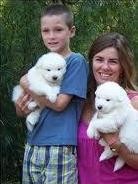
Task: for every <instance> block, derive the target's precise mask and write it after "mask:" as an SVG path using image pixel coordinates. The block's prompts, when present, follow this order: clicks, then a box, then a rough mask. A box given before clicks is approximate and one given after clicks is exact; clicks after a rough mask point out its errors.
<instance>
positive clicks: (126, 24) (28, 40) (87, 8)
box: [0, 0, 138, 184]
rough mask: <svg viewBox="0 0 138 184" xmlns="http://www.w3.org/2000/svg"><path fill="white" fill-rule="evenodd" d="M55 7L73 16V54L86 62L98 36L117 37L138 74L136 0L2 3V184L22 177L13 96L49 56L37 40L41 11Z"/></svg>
mask: <svg viewBox="0 0 138 184" xmlns="http://www.w3.org/2000/svg"><path fill="white" fill-rule="evenodd" d="M56 2H60V3H63V4H65V5H67V6H69V7H70V8H71V9H72V11H73V12H74V15H75V25H76V28H77V31H76V36H75V37H74V38H73V39H72V41H71V47H72V50H74V51H76V52H81V53H82V54H84V55H85V56H86V57H87V51H88V48H89V46H90V44H91V42H92V41H93V40H94V39H95V38H96V37H97V36H98V35H99V34H101V33H103V32H107V31H115V32H120V33H122V34H124V35H125V36H126V37H127V39H128V40H129V43H130V46H131V48H132V49H133V51H134V54H135V64H136V65H135V66H136V68H137V69H138V1H137V0H121V1H120V0H62V1H61V0H53V1H52V0H0V10H1V11H0V17H1V20H2V23H1V43H0V46H1V50H0V51H1V67H0V74H1V79H0V86H1V89H0V102H1V117H0V126H1V127H0V128H1V134H0V138H1V150H0V151H1V152H0V153H1V154H0V159H1V164H0V166H1V183H6V182H7V181H10V184H11V183H14V181H19V179H20V177H21V165H22V159H23V151H24V143H25V134H26V127H25V124H24V119H21V118H17V116H16V113H15V108H14V105H13V104H12V102H11V91H12V88H13V86H14V85H15V84H17V83H18V81H19V79H20V76H22V75H23V73H24V72H25V71H27V70H26V69H27V68H28V67H29V66H31V65H33V64H34V63H35V62H36V60H37V58H38V57H39V56H40V55H42V54H44V53H45V52H47V50H46V48H45V47H44V45H43V43H42V40H41V35H40V22H39V20H40V12H41V9H42V8H43V7H44V6H47V5H49V4H51V3H56ZM137 82H138V78H137ZM137 84H138V83H137Z"/></svg>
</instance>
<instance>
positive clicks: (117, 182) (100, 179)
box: [78, 94, 138, 184]
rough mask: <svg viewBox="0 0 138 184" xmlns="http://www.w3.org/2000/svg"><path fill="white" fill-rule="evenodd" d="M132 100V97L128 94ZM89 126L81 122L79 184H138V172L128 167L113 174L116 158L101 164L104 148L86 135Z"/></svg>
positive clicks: (79, 135) (79, 132)
mask: <svg viewBox="0 0 138 184" xmlns="http://www.w3.org/2000/svg"><path fill="white" fill-rule="evenodd" d="M128 96H129V97H130V98H131V97H132V95H131V94H128ZM86 130H87V125H86V123H85V122H83V121H80V122H79V128H78V169H79V184H138V170H135V169H133V168H131V167H129V166H128V165H125V166H124V167H123V168H122V169H120V170H118V171H116V172H113V166H114V162H115V158H111V159H109V160H106V161H102V162H99V156H100V154H101V152H102V147H101V146H100V145H99V144H98V142H97V141H96V140H95V139H89V138H88V137H87V134H86Z"/></svg>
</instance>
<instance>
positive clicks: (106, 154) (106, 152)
mask: <svg viewBox="0 0 138 184" xmlns="http://www.w3.org/2000/svg"><path fill="white" fill-rule="evenodd" d="M113 156H114V153H113V152H112V151H111V149H110V148H109V147H105V150H104V151H103V153H102V154H101V156H100V158H99V161H100V162H101V161H103V160H108V159H109V158H112V157H113Z"/></svg>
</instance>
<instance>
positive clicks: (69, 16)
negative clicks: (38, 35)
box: [41, 4, 74, 28]
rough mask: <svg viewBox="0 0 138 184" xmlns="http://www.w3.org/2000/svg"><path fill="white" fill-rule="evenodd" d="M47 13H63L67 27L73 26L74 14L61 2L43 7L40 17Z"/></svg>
mask: <svg viewBox="0 0 138 184" xmlns="http://www.w3.org/2000/svg"><path fill="white" fill-rule="evenodd" d="M47 15H48V16H49V15H57V16H58V15H64V17H65V22H66V24H67V26H68V27H69V28H71V27H72V26H73V22H74V16H73V13H72V12H71V10H70V9H69V8H68V7H67V6H65V5H63V4H52V5H50V6H47V7H46V8H44V9H43V11H42V13H41V17H44V16H47Z"/></svg>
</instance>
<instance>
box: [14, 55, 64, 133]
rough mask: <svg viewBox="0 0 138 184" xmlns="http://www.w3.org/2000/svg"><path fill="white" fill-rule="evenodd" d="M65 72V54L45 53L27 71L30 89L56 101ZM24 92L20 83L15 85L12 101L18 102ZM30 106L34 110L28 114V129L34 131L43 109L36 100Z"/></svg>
mask: <svg viewBox="0 0 138 184" xmlns="http://www.w3.org/2000/svg"><path fill="white" fill-rule="evenodd" d="M65 72H66V61H65V59H64V58H63V56H61V55H59V54H57V53H55V52H49V53H47V54H44V55H42V56H41V57H40V58H39V59H38V61H37V63H36V64H35V66H34V67H32V68H31V69H30V70H29V71H28V73H27V79H28V82H29V89H30V90H31V91H33V92H34V93H36V94H37V95H45V96H46V98H47V99H49V100H50V101H51V102H52V103H54V102H55V101H56V98H57V95H58V93H59V91H60V85H61V82H62V80H63V76H64V74H65ZM23 94H24V90H23V88H22V87H21V86H20V85H17V86H15V87H14V89H13V94H12V101H13V102H15V103H16V102H17V100H18V98H19V97H20V96H22V95H23ZM36 107H37V108H36ZM28 108H29V109H30V110H33V111H32V112H31V113H30V114H29V115H28V116H27V118H26V125H27V128H28V130H30V131H32V130H33V128H34V126H35V124H36V123H37V121H38V119H39V116H40V113H41V111H42V109H41V108H39V107H38V105H37V103H36V102H35V101H32V102H30V103H29V104H28Z"/></svg>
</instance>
